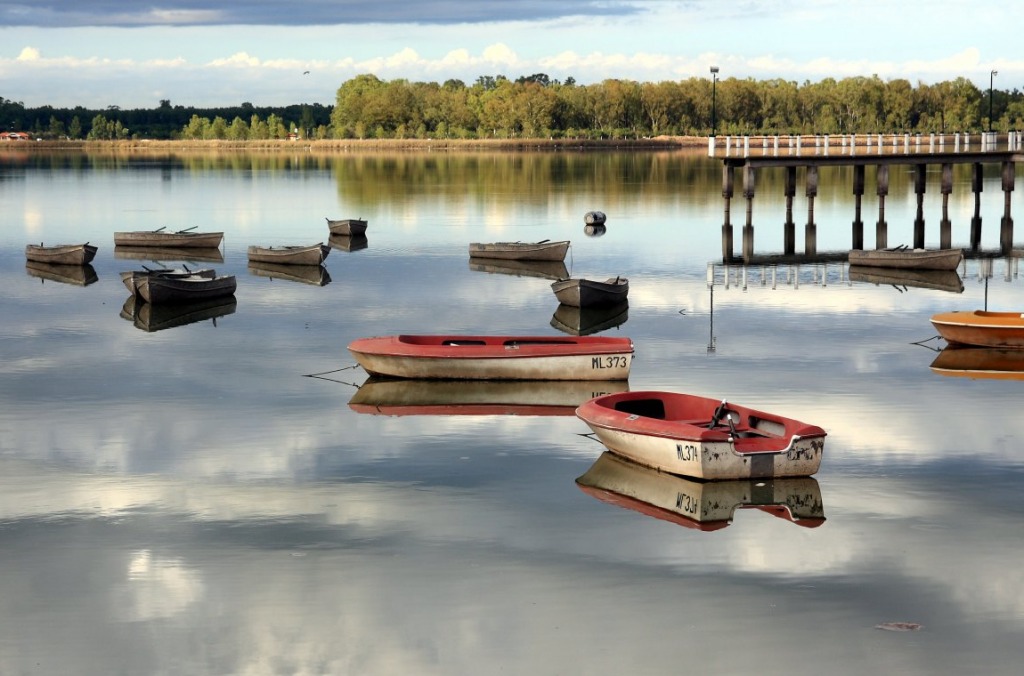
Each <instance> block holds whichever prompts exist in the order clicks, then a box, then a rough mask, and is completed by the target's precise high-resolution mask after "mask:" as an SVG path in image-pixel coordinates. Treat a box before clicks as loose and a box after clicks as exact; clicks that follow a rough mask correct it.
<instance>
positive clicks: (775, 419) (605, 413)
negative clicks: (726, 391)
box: [576, 390, 828, 456]
mask: <svg viewBox="0 0 1024 676" xmlns="http://www.w3.org/2000/svg"><path fill="white" fill-rule="evenodd" d="M665 395H668V396H667V397H666V396H665ZM678 397H682V398H688V399H694V400H700V401H702V402H705V403H707V404H709V405H710V404H714V405H716V406H717V405H718V404H719V403H720V402H719V400H717V399H714V398H712V397H703V396H700V395H692V394H685V393H679V392H666V391H658V390H646V391H645V390H632V391H629V392H616V393H612V394H606V395H602V396H600V397H595V398H594V399H591V400H590V401H587V402H584V403H583V404H580V406H579V407H578V408H577V409H576V416H577V417H578V418H579V419H580V420H582V421H584V422H585V423H587V425H589V426H590V427H592V428H600V429H602V430H608V431H610V432H616V433H619V434H631V435H638V436H644V437H654V438H658V439H670V440H677V441H692V442H694V443H701V444H718V443H724V444H728V445H729V447H730V449H731V450H732V452H733V453H735V454H736V455H738V456H749V455H780V454H783V453H787V452H788V451H789V450H790V449H792V448H793V446H794V445H795V444H796V442H797V441H806V440H808V439H821V438H824V437H826V436H828V433H827V432H825V430H824V429H823V428H821V427H819V426H818V425H812V424H810V423H805V422H803V421H800V420H796V419H795V418H789V417H786V416H782V415H779V414H776V413H770V412H768V411H764V410H761V409H754V408H751V407H749V406H743V405H741V404H735V403H732V402H727V406H728V409H729V410H730V411H735V412H736V413H738V414H739V415H740V417H741V419H742V418H748V419H749V418H751V417H754V418H758V419H760V420H765V421H767V422H771V423H775V424H778V425H781V426H782V427H783V430H784V434H772V433H765V432H762V431H760V430H752V429H751V428H749V427H743V426H740V430H741V431H757V432H758V437H753V438H742V437H739V438H734V437H733V436H732V434H731V433H730V431H729V430H728V428H725V427H716V428H714V429H710V428H708V427H707V426H706V425H707V424H708V423H707V422H704V423H701V424H699V423H698V422H696V421H688V420H669V419H665V418H654V417H650V416H645V415H640V414H635V413H629V412H626V411H621V410H618V409H616V408H614V405H612V406H609V405H608V403H609V402H612V401H616V402H617V401H622V400H634V399H671V398H678ZM635 420H642V421H644V424H643V425H642V426H641V425H627V424H624V423H626V422H631V421H635ZM708 422H710V420H709V421H708ZM702 425H703V426H702ZM758 441H760V442H761V443H760V444H757V443H755V442H758ZM737 442H739V443H740V445H741V446H742V445H745V446H753V447H752V448H739V447H737ZM768 442H778V443H785V444H786V445H785V446H784V447H780V448H775V447H772V448H767V449H766V448H763V446H764V445H765V444H766V443H768Z"/></svg>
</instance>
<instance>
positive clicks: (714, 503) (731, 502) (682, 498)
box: [576, 451, 825, 531]
mask: <svg viewBox="0 0 1024 676" xmlns="http://www.w3.org/2000/svg"><path fill="white" fill-rule="evenodd" d="M576 485H577V486H579V488H580V490H582V491H583V492H584V493H586V494H587V495H589V496H591V497H594V498H597V499H598V500H600V501H601V502H606V503H608V504H610V505H615V506H617V507H623V508H625V509H631V510H633V511H635V512H639V513H640V514H644V515H646V516H651V517H654V518H655V519H661V520H662V521H668V522H669V523H674V524H677V525H679V526H683V527H684V528H693V529H695V530H701V531H715V530H721V529H722V528H725V527H726V526H728V525H730V524H731V523H732V520H733V518H734V516H735V514H736V511H737V510H741V509H757V510H760V511H763V512H766V513H768V514H771V515H772V516H775V517H778V518H780V519H783V520H785V521H789V522H791V523H794V524H796V525H798V526H803V527H804V528H817V527H818V526H820V525H821V524H823V523H825V508H824V506H823V503H822V500H821V489H820V488H819V487H818V482H817V481H815V480H814V479H813V478H811V477H794V478H789V479H769V480H761V479H757V480H754V479H747V480H740V481H696V480H691V479H686V478H684V477H680V476H675V475H673V474H665V473H664V472H657V471H655V470H653V469H648V468H647V467H642V466H640V465H638V464H636V463H634V462H630V461H629V460H626V459H625V458H620V457H618V456H616V455H615V454H614V453H611V452H609V451H606V452H605V453H602V454H601V457H600V458H598V459H597V462H595V463H594V464H593V465H591V467H590V469H588V470H587V471H586V473H585V474H583V475H582V476H580V477H579V478H577V479H576Z"/></svg>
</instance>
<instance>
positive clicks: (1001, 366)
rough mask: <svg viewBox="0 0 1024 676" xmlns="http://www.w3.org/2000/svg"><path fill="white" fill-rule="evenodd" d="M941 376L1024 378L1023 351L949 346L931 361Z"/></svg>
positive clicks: (996, 378)
mask: <svg viewBox="0 0 1024 676" xmlns="http://www.w3.org/2000/svg"><path fill="white" fill-rule="evenodd" d="M931 370H932V371H934V372H935V373H938V374H939V375H942V376H951V377H956V378H978V379H985V380H1024V350H1021V349H1012V348H1011V349H1002V348H998V347H967V346H963V347H961V346H953V345H950V346H947V347H945V348H943V349H942V351H941V352H939V354H938V356H936V357H935V359H934V361H932V364H931Z"/></svg>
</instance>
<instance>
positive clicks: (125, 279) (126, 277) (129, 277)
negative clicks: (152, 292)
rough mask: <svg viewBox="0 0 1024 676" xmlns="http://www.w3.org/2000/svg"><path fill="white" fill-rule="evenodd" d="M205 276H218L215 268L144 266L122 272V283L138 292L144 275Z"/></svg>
mask: <svg viewBox="0 0 1024 676" xmlns="http://www.w3.org/2000/svg"><path fill="white" fill-rule="evenodd" d="M154 276H156V277H171V278H174V277H177V278H181V277H192V276H195V277H205V278H206V279H213V278H214V277H216V276H217V272H216V271H215V270H214V269H213V268H198V269H196V270H189V269H188V268H187V267H186V268H157V269H155V270H152V269H150V268H144V269H142V270H126V271H125V272H122V273H121V283H122V284H124V286H125V288H126V289H128V292H129V293H133V294H134V293H136V292H137V291H138V286H139V280H140V279H142V278H144V277H154Z"/></svg>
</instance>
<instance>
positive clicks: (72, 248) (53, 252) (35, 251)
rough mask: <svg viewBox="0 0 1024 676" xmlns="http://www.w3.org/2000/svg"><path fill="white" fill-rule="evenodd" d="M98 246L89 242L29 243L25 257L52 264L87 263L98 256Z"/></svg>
mask: <svg viewBox="0 0 1024 676" xmlns="http://www.w3.org/2000/svg"><path fill="white" fill-rule="evenodd" d="M97 250H98V248H97V247H94V246H92V245H91V244H89V243H88V242H86V243H85V244H56V245H54V246H43V245H42V243H40V244H29V245H28V246H26V247H25V258H26V259H28V260H30V261H35V262H36V263H50V264H51V265H85V264H87V263H91V262H92V259H93V258H95V257H96V251H97Z"/></svg>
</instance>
